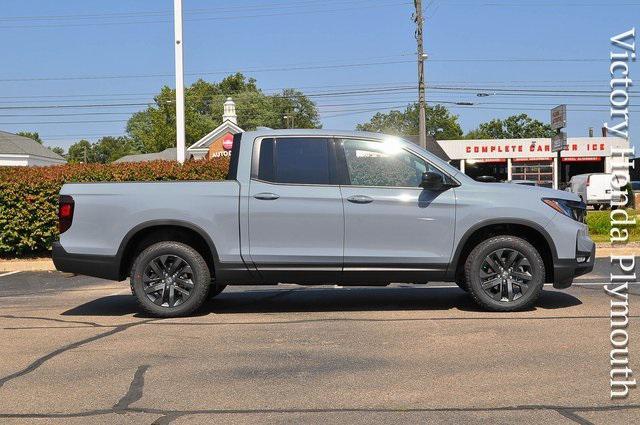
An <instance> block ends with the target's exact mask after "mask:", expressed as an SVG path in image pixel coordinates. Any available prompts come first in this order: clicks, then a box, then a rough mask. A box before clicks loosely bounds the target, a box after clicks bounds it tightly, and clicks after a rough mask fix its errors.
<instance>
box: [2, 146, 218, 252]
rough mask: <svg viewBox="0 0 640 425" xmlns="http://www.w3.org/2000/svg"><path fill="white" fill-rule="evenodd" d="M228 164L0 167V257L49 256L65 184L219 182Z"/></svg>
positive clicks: (214, 162) (159, 163) (153, 162)
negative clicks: (43, 253) (37, 254)
mask: <svg viewBox="0 0 640 425" xmlns="http://www.w3.org/2000/svg"><path fill="white" fill-rule="evenodd" d="M228 167H229V161H228V159H227V158H216V159H213V160H209V161H189V162H186V163H185V164H183V165H181V164H178V163H177V162H174V161H150V162H139V163H121V164H67V165H60V166H54V167H0V256H10V255H25V254H36V253H39V252H43V251H49V250H51V244H52V243H53V241H55V240H56V239H57V238H58V229H57V225H58V217H57V214H58V193H59V192H60V188H61V187H62V185H63V184H65V183H85V182H123V181H171V180H222V179H224V178H226V175H227V170H228Z"/></svg>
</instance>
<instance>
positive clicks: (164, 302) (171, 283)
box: [142, 255, 195, 308]
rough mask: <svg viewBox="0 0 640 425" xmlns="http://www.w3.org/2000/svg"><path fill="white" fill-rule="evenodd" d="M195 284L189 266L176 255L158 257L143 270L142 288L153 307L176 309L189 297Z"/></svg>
mask: <svg viewBox="0 0 640 425" xmlns="http://www.w3.org/2000/svg"><path fill="white" fill-rule="evenodd" d="M194 286H195V284H194V282H193V271H192V270H191V266H189V264H188V263H187V262H186V261H185V260H184V259H182V258H180V257H178V256H177V255H160V256H158V257H156V258H154V259H153V260H151V261H150V262H149V263H148V264H147V266H146V267H145V269H144V274H143V276H142V287H143V289H144V292H145V294H146V296H147V298H149V300H151V302H153V303H154V304H155V305H158V306H161V307H167V308H172V307H177V306H179V305H180V304H183V303H184V302H185V301H187V299H189V297H190V296H191V291H192V290H193V288H194Z"/></svg>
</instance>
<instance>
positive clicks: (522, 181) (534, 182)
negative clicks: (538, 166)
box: [508, 180, 539, 186]
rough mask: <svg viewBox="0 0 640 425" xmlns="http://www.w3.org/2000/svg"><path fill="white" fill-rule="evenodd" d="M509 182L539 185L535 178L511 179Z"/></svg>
mask: <svg viewBox="0 0 640 425" xmlns="http://www.w3.org/2000/svg"><path fill="white" fill-rule="evenodd" d="M508 183H512V184H519V185H522V186H539V184H538V182H537V181H534V180H509V182H508Z"/></svg>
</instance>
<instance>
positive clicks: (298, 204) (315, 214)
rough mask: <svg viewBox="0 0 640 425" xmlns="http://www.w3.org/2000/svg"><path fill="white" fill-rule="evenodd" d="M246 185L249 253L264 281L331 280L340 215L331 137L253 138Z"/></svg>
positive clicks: (338, 262)
mask: <svg viewBox="0 0 640 425" xmlns="http://www.w3.org/2000/svg"><path fill="white" fill-rule="evenodd" d="M252 162H253V164H252V176H251V182H250V189H249V253H250V256H251V259H252V261H253V263H254V264H255V266H256V268H257V269H258V271H259V272H260V274H261V275H262V277H263V278H264V279H265V280H266V281H268V282H272V283H275V282H292V283H297V282H300V283H306V282H316V283H335V282H337V281H338V278H339V275H340V271H341V269H342V250H343V239H344V215H343V210H342V199H341V196H340V188H339V186H338V185H337V183H336V181H335V155H334V148H333V141H332V140H331V139H328V138H320V137H279V138H277V139H276V138H265V139H261V140H260V139H259V140H256V141H255V145H254V151H253V161H252Z"/></svg>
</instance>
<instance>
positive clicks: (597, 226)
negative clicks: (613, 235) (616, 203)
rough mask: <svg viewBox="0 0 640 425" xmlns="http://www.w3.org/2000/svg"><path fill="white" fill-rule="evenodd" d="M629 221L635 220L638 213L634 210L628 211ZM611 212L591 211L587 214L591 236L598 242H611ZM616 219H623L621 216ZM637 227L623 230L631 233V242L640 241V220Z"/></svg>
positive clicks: (627, 227)
mask: <svg viewBox="0 0 640 425" xmlns="http://www.w3.org/2000/svg"><path fill="white" fill-rule="evenodd" d="M627 213H628V214H629V219H631V220H633V218H634V217H635V216H636V214H637V212H636V211H635V210H633V209H629V210H627ZM610 214H611V211H589V212H587V225H588V226H589V234H590V235H591V237H592V238H593V240H595V241H596V242H609V240H610V235H609V232H610V230H611V216H610ZM616 218H618V219H621V217H620V216H617V217H616ZM636 221H637V224H636V225H635V226H623V227H621V228H624V229H627V230H628V231H629V241H628V242H637V241H639V240H640V218H638V219H637V220H636Z"/></svg>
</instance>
